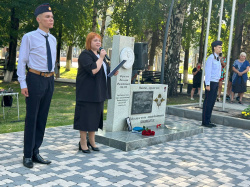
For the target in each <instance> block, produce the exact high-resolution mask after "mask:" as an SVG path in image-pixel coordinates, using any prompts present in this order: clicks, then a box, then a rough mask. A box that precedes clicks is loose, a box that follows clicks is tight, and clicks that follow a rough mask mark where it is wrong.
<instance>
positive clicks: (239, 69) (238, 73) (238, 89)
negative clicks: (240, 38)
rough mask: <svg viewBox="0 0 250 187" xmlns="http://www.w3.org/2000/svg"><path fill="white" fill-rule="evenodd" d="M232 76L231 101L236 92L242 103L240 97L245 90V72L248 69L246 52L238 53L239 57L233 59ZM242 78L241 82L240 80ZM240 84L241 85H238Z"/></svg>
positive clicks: (240, 102)
mask: <svg viewBox="0 0 250 187" xmlns="http://www.w3.org/2000/svg"><path fill="white" fill-rule="evenodd" d="M232 70H233V72H234V73H233V77H232V95H231V103H233V99H234V93H238V95H239V97H240V99H239V104H242V97H243V94H244V92H246V91H247V89H246V88H247V87H246V83H247V79H248V77H247V72H248V71H249V62H248V61H247V60H246V53H245V52H242V53H240V58H239V59H237V60H235V61H234V64H233V68H232ZM242 79H243V82H242ZM239 85H241V86H239Z"/></svg>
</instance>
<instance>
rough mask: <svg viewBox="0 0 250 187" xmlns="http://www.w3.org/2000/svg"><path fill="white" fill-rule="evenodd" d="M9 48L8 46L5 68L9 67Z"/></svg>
mask: <svg viewBox="0 0 250 187" xmlns="http://www.w3.org/2000/svg"><path fill="white" fill-rule="evenodd" d="M9 55H10V54H9V48H6V53H5V64H4V70H6V69H7V66H8V63H9V59H10V58H9Z"/></svg>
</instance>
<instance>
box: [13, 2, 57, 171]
mask: <svg viewBox="0 0 250 187" xmlns="http://www.w3.org/2000/svg"><path fill="white" fill-rule="evenodd" d="M34 14H35V16H36V20H37V22H38V24H39V27H38V29H37V30H35V31H32V32H29V33H26V34H25V35H24V36H23V38H22V42H21V47H20V53H19V60H18V65H17V75H18V81H19V82H20V86H21V93H22V94H23V95H24V96H25V99H26V118H25V128H24V157H23V165H24V166H25V167H27V168H32V167H33V162H37V163H41V164H50V163H51V161H49V160H45V159H43V158H42V157H41V155H40V153H39V148H40V146H41V145H42V142H43V137H44V132H45V127H46V123H47V117H48V113H49V108H50V103H51V99H52V95H53V92H54V67H55V62H56V44H57V42H56V38H55V37H54V36H53V35H51V34H50V33H49V30H50V29H51V28H53V26H54V17H53V13H52V10H51V7H50V5H49V4H48V3H45V4H42V5H40V6H38V7H37V8H36V10H35V13H34ZM26 65H27V66H28V68H29V69H28V73H27V75H26Z"/></svg>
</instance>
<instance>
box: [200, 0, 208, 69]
mask: <svg viewBox="0 0 250 187" xmlns="http://www.w3.org/2000/svg"><path fill="white" fill-rule="evenodd" d="M205 17H206V1H203V16H202V23H201V35H200V45H199V46H200V48H199V63H201V64H202V60H203V56H204V32H205Z"/></svg>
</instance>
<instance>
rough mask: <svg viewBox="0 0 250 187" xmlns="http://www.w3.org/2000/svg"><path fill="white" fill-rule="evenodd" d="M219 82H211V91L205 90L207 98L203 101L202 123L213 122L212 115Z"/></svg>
mask: <svg viewBox="0 0 250 187" xmlns="http://www.w3.org/2000/svg"><path fill="white" fill-rule="evenodd" d="M218 85H219V83H218V82H210V91H207V90H206V91H205V99H204V102H203V111H202V124H203V125H209V123H210V122H211V115H212V111H213V108H214V104H215V101H216V97H217V91H218Z"/></svg>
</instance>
